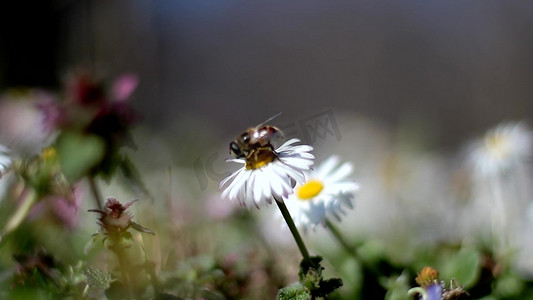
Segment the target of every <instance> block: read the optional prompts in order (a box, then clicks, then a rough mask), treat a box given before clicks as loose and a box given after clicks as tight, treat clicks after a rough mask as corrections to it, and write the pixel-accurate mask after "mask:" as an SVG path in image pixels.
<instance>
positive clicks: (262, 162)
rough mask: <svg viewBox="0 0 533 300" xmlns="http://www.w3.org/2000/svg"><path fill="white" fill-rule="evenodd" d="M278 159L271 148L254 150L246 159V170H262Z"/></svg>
mask: <svg viewBox="0 0 533 300" xmlns="http://www.w3.org/2000/svg"><path fill="white" fill-rule="evenodd" d="M274 159H276V153H274V151H272V148H270V147H258V148H256V149H252V151H250V153H249V154H248V156H247V157H246V165H245V167H246V169H247V170H255V169H259V168H262V167H264V166H266V165H268V164H269V163H271V162H272V161H274Z"/></svg>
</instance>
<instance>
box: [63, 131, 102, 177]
mask: <svg viewBox="0 0 533 300" xmlns="http://www.w3.org/2000/svg"><path fill="white" fill-rule="evenodd" d="M104 149H105V144H104V141H103V140H102V139H101V138H99V137H97V136H95V135H87V134H81V133H76V132H64V133H62V134H61V135H60V136H59V138H58V140H57V151H58V153H59V162H60V164H61V169H62V171H63V173H64V174H65V176H66V177H67V179H68V180H69V181H70V182H75V181H77V180H79V179H80V178H82V177H83V176H85V175H87V174H88V173H89V171H90V170H91V168H93V167H94V166H96V165H97V164H98V163H100V161H101V160H102V158H103V157H104Z"/></svg>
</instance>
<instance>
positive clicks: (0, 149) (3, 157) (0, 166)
mask: <svg viewBox="0 0 533 300" xmlns="http://www.w3.org/2000/svg"><path fill="white" fill-rule="evenodd" d="M11 162H12V160H11V156H10V155H9V149H8V148H7V147H6V146H4V145H2V144H0V178H2V175H3V174H4V172H5V171H6V170H7V169H8V168H9V167H10V166H11Z"/></svg>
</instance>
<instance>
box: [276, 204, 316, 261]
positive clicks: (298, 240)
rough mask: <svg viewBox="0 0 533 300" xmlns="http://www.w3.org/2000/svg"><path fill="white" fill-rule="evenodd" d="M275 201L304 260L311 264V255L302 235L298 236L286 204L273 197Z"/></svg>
mask: <svg viewBox="0 0 533 300" xmlns="http://www.w3.org/2000/svg"><path fill="white" fill-rule="evenodd" d="M275 201H276V204H277V205H278V207H279V210H280V211H281V214H282V215H283V218H284V219H285V222H287V226H289V229H290V231H291V233H292V236H293V237H294V240H295V241H296V244H297V245H298V249H300V253H302V256H303V258H304V260H306V261H308V262H309V263H310V264H312V265H313V263H312V261H311V257H310V256H309V251H307V248H306V247H305V244H304V241H303V240H302V237H301V236H300V233H299V232H298V229H297V228H296V225H294V221H293V220H292V217H291V214H290V213H289V210H288V209H287V206H286V205H285V203H284V202H283V200H282V201H278V200H277V199H275Z"/></svg>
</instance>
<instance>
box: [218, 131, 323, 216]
mask: <svg viewBox="0 0 533 300" xmlns="http://www.w3.org/2000/svg"><path fill="white" fill-rule="evenodd" d="M282 138H283V134H282V132H281V131H280V130H279V129H278V128H276V127H274V126H262V127H261V126H258V127H255V128H250V129H248V130H246V131H245V132H243V133H242V134H241V135H239V136H238V137H237V138H236V139H235V141H233V142H231V143H230V153H231V154H232V155H233V156H234V157H235V158H234V159H229V160H228V161H232V162H236V163H240V164H243V167H242V168H241V169H239V170H237V171H236V172H235V173H233V174H231V175H230V176H228V177H227V178H225V179H224V180H222V182H221V183H220V187H221V188H222V187H224V186H226V187H225V189H224V191H223V193H222V197H223V198H229V199H230V200H237V201H239V203H240V204H241V205H243V206H248V207H249V206H251V205H253V206H255V207H257V208H259V206H260V205H261V204H271V203H272V198H274V199H276V200H277V201H283V198H286V197H288V196H289V195H290V194H291V193H292V192H293V186H294V184H295V183H303V182H305V174H304V173H305V172H307V171H309V170H310V169H311V166H312V165H313V159H314V156H313V154H311V153H310V152H311V151H312V150H313V147H311V146H308V145H296V144H297V143H298V142H300V140H298V139H291V140H289V141H287V142H285V143H284V144H282V145H281V146H279V147H276V143H277V142H279V141H280V140H281V139H282Z"/></svg>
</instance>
